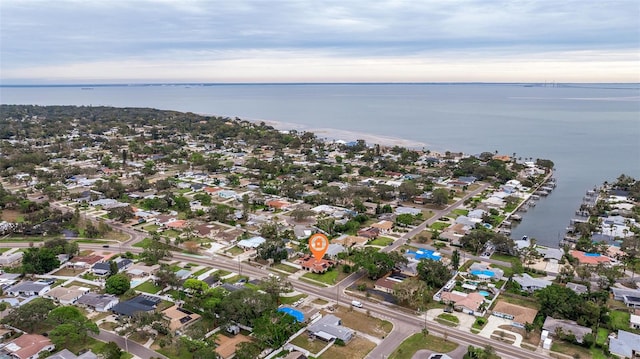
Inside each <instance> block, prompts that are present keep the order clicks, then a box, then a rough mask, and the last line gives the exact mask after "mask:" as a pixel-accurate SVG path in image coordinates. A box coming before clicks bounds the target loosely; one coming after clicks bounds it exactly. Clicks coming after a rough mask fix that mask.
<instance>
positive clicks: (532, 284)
mask: <svg viewBox="0 0 640 359" xmlns="http://www.w3.org/2000/svg"><path fill="white" fill-rule="evenodd" d="M513 280H514V281H516V282H517V283H518V284H520V286H521V287H522V288H524V289H526V288H546V287H548V286H550V285H551V284H552V283H551V281H548V280H546V279H540V278H533V277H532V276H530V275H528V274H527V273H524V274H522V275H521V276H517V275H514V276H513Z"/></svg>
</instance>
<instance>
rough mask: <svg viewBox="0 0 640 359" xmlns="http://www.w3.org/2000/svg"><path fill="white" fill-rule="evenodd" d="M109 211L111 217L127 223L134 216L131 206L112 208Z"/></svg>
mask: <svg viewBox="0 0 640 359" xmlns="http://www.w3.org/2000/svg"><path fill="white" fill-rule="evenodd" d="M108 212H109V213H108V216H109V218H112V219H115V220H117V221H120V222H122V223H125V222H127V221H128V220H130V219H131V218H133V217H134V214H133V209H132V208H131V206H126V207H115V208H111V209H110V210H109V211H108Z"/></svg>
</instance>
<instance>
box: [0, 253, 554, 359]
mask: <svg viewBox="0 0 640 359" xmlns="http://www.w3.org/2000/svg"><path fill="white" fill-rule="evenodd" d="M28 246H29V243H24V242H22V243H11V242H4V243H0V247H28ZM80 248H81V249H93V250H103V249H104V248H102V245H100V244H87V243H80ZM123 249H125V248H123ZM126 250H128V251H131V252H133V253H139V252H141V251H142V248H138V247H127V248H126ZM173 258H174V259H178V260H184V261H188V262H190V263H195V264H202V265H207V266H212V267H215V268H220V269H224V270H228V271H232V272H235V271H237V270H241V271H242V274H244V275H248V276H251V277H253V278H263V277H265V276H266V275H267V273H268V272H267V270H265V269H263V268H262V267H254V266H251V265H248V264H246V263H238V262H237V261H234V260H232V259H230V258H226V257H222V256H214V257H206V256H193V255H186V254H182V253H177V252H174V253H173ZM360 275H362V274H361V273H353V274H351V275H350V276H348V277H347V278H346V279H345V280H343V281H342V282H341V283H339V284H338V285H336V286H333V287H317V286H315V285H313V284H309V283H306V282H302V281H298V280H291V282H292V285H293V287H294V288H295V289H296V290H297V291H299V292H302V293H306V294H311V295H314V296H316V297H319V298H322V299H325V300H327V301H330V302H332V301H337V302H338V303H340V304H342V305H349V303H350V302H351V300H353V299H355V298H353V297H350V296H349V295H347V294H345V293H344V292H343V291H342V290H341V289H344V288H346V287H348V286H349V285H351V284H353V283H354V282H355V281H356V280H357V279H358V278H359V276H360ZM359 300H360V301H362V299H359ZM364 305H365V307H364V308H363V309H362V311H369V312H370V313H372V314H374V315H375V316H377V317H380V318H383V319H387V320H389V321H391V322H392V323H393V324H394V330H393V331H392V332H391V333H390V334H389V336H387V337H386V338H385V340H384V341H383V342H382V343H381V344H380V345H378V346H376V348H374V350H373V351H372V352H371V353H369V355H368V356H367V358H371V359H378V358H385V357H387V356H388V355H389V354H391V353H392V352H393V350H395V348H396V347H397V346H398V345H399V344H400V343H401V342H402V340H404V339H405V338H406V337H407V336H408V335H409V334H411V333H416V332H419V331H420V330H421V329H422V328H423V326H424V325H425V322H424V319H423V318H421V317H419V316H418V315H417V314H415V313H412V312H406V310H405V309H404V308H400V307H397V306H395V305H393V304H389V303H386V302H385V303H383V304H376V303H372V302H365V303H364ZM427 328H428V329H429V332H430V333H433V334H437V335H441V336H442V335H444V333H446V335H447V337H448V338H449V340H451V341H453V342H456V343H459V344H461V345H470V344H471V345H475V346H485V345H487V344H490V345H491V346H493V347H494V348H495V349H496V351H497V352H498V353H499V354H500V355H501V356H502V357H503V358H505V359H506V358H530V359H542V358H546V356H544V355H540V354H538V353H533V352H531V351H528V350H525V349H521V348H518V347H514V346H512V345H509V344H504V343H502V342H499V341H495V340H490V339H487V338H483V337H480V336H477V335H475V334H472V333H470V332H465V331H462V330H458V329H455V328H450V327H446V326H442V325H440V324H439V323H433V322H427ZM103 337H104V338H107V337H109V338H110V339H107V341H114V342H116V343H118V345H119V346H120V347H121V348H123V349H125V345H126V344H127V342H125V341H124V339H122V338H121V340H120V341H116V340H114V339H115V337H118V338H120V337H119V336H117V335H115V334H112V333H108V332H107V333H106V334H104V335H103ZM101 340H102V339H101ZM128 345H129V347H130V348H131V341H128ZM145 349H146V348H145ZM130 350H131V349H130ZM141 350H142V349H141ZM146 350H149V349H146ZM141 354H143V353H142V352H141ZM136 355H137V354H136ZM155 356H158V355H157V354H156V355H155ZM141 357H143V358H148V357H144V356H141Z"/></svg>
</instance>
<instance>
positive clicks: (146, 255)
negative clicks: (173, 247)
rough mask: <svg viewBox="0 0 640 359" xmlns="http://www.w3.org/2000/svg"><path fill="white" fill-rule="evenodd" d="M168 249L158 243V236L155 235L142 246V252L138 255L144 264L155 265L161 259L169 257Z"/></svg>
mask: <svg viewBox="0 0 640 359" xmlns="http://www.w3.org/2000/svg"><path fill="white" fill-rule="evenodd" d="M170 256H171V252H170V251H169V247H168V246H167V245H166V244H164V243H162V242H160V235H159V234H157V233H155V234H153V235H152V236H151V240H150V241H149V242H147V243H146V244H145V245H144V250H143V251H142V253H140V258H142V259H143V260H144V261H145V263H146V264H149V265H151V264H157V263H158V262H159V261H160V260H161V259H164V258H165V257H170Z"/></svg>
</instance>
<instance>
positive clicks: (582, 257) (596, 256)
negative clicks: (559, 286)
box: [569, 250, 615, 266]
mask: <svg viewBox="0 0 640 359" xmlns="http://www.w3.org/2000/svg"><path fill="white" fill-rule="evenodd" d="M569 254H570V255H571V256H573V257H574V258H575V259H577V260H578V262H579V263H580V264H584V265H589V266H595V265H598V264H600V263H602V264H605V265H607V264H612V262H615V261H614V260H613V259H611V258H609V257H607V256H604V255H602V254H600V253H586V252H582V251H578V250H572V251H569Z"/></svg>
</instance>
